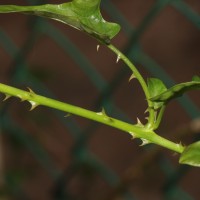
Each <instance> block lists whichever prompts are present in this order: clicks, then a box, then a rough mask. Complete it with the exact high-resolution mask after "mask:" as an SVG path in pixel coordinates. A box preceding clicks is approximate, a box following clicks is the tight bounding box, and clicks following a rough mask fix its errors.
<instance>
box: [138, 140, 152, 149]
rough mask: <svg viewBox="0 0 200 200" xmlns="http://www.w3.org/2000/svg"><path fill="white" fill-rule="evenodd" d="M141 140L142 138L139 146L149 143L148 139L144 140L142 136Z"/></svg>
mask: <svg viewBox="0 0 200 200" xmlns="http://www.w3.org/2000/svg"><path fill="white" fill-rule="evenodd" d="M141 140H142V144H141V145H140V147H142V146H145V145H147V144H150V143H151V142H150V141H149V140H146V139H143V138H142V139H141Z"/></svg>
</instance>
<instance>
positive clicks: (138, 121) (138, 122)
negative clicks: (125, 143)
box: [137, 117, 143, 126]
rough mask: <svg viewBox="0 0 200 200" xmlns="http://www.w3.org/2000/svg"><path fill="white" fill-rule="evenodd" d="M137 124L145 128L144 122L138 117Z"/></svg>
mask: <svg viewBox="0 0 200 200" xmlns="http://www.w3.org/2000/svg"><path fill="white" fill-rule="evenodd" d="M137 124H138V125H142V126H143V124H142V122H141V121H140V119H139V118H138V117H137Z"/></svg>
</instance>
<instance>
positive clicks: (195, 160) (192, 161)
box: [179, 141, 200, 167]
mask: <svg viewBox="0 0 200 200" xmlns="http://www.w3.org/2000/svg"><path fill="white" fill-rule="evenodd" d="M179 163H181V164H187V165H191V166H196V167H200V141H198V142H195V143H193V144H191V145H189V146H187V147H186V148H185V149H184V151H183V153H182V154H181V157H180V159H179Z"/></svg>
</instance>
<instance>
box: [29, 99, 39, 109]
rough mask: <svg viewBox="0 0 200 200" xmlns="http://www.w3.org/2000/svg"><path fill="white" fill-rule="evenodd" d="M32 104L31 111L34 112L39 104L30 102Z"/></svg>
mask: <svg viewBox="0 0 200 200" xmlns="http://www.w3.org/2000/svg"><path fill="white" fill-rule="evenodd" d="M28 102H29V103H30V104H31V109H30V110H29V111H32V110H34V109H35V108H36V107H37V106H39V104H38V103H37V102H35V101H28Z"/></svg>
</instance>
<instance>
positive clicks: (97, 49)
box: [97, 44, 100, 52]
mask: <svg viewBox="0 0 200 200" xmlns="http://www.w3.org/2000/svg"><path fill="white" fill-rule="evenodd" d="M99 47H100V45H99V44H98V45H97V52H98V51H99Z"/></svg>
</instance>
